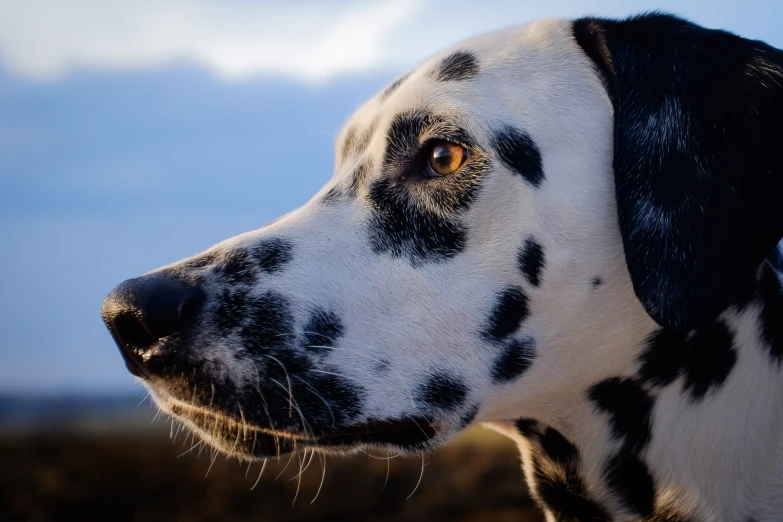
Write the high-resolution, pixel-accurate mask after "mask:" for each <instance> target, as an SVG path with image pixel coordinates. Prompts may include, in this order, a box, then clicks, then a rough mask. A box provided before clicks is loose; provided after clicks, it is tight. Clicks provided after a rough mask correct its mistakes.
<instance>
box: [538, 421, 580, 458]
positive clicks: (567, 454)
mask: <svg viewBox="0 0 783 522" xmlns="http://www.w3.org/2000/svg"><path fill="white" fill-rule="evenodd" d="M538 442H539V444H541V449H543V450H544V453H545V454H546V456H547V457H549V458H550V459H551V460H553V461H554V462H557V463H559V464H568V463H570V462H572V461H574V460H575V459H578V458H579V452H578V451H577V449H576V446H574V445H573V444H572V443H571V442H570V441H569V440H568V439H566V438H565V437H563V435H562V434H561V433H560V432H559V431H557V430H556V429H554V428H547V430H546V431H545V432H544V433H543V434H542V435H541V436H540V437H539V439H538Z"/></svg>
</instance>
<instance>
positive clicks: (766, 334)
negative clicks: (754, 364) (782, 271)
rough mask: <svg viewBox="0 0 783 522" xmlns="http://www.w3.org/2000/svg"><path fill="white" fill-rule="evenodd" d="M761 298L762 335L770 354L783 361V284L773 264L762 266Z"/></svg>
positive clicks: (777, 361)
mask: <svg viewBox="0 0 783 522" xmlns="http://www.w3.org/2000/svg"><path fill="white" fill-rule="evenodd" d="M758 294H759V299H760V300H761V306H762V309H761V314H760V315H759V321H760V322H761V335H762V336H763V338H764V341H765V342H766V343H767V346H768V347H769V354H770V356H771V357H772V359H773V360H774V361H775V362H776V363H777V364H781V363H783V286H782V285H781V284H780V279H779V278H778V275H777V273H776V272H775V271H774V269H773V268H772V267H771V266H768V265H765V266H763V267H762V273H761V278H760V280H759V284H758Z"/></svg>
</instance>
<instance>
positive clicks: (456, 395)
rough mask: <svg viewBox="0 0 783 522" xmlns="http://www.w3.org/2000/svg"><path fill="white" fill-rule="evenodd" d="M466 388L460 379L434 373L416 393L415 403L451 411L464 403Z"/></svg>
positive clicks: (466, 394) (466, 393)
mask: <svg viewBox="0 0 783 522" xmlns="http://www.w3.org/2000/svg"><path fill="white" fill-rule="evenodd" d="M467 396H468V388H467V386H465V383H463V382H462V379H460V378H459V377H454V376H451V375H448V374H446V373H442V372H441V373H436V374H433V375H432V376H430V377H429V378H428V379H427V381H426V382H424V383H423V384H422V385H421V386H420V387H419V389H418V390H417V391H416V402H420V403H422V404H425V405H428V406H431V407H433V408H437V409H439V410H444V411H451V410H455V409H457V408H459V407H460V406H462V405H463V404H464V403H465V399H466V398H467Z"/></svg>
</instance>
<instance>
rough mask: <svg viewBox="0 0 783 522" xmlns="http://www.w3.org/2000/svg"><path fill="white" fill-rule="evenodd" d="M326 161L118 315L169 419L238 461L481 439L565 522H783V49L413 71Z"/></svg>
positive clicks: (141, 286)
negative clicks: (299, 197)
mask: <svg viewBox="0 0 783 522" xmlns="http://www.w3.org/2000/svg"><path fill="white" fill-rule="evenodd" d="M291 139H296V137H295V136H292V137H291ZM779 149H780V150H779ZM336 151H337V152H336V162H335V166H334V175H333V177H332V178H331V180H330V181H329V182H328V183H327V184H326V186H325V187H324V188H323V189H322V190H321V191H320V192H319V193H318V194H316V195H315V196H314V197H313V198H312V199H311V200H310V201H309V202H308V203H307V204H305V205H304V206H303V207H301V208H299V209H298V210H295V211H293V212H291V213H290V214H287V215H285V216H283V217H281V218H280V219H278V220H277V221H274V222H273V223H271V224H269V225H267V226H265V227H263V228H261V229H259V230H257V231H254V232H249V233H246V234H243V235H240V236H238V237H235V238H233V239H229V240H227V241H225V242H223V243H220V244H218V245H216V246H213V247H212V248H210V249H208V250H206V251H205V252H203V253H201V254H199V255H196V256H195V257H191V258H189V259H185V260H183V261H180V262H177V263H175V264H172V265H169V266H166V267H163V268H161V269H158V270H155V271H153V272H151V273H148V274H146V275H144V276H141V277H138V278H135V279H130V280H128V281H125V282H123V283H122V284H120V285H119V286H118V287H116V288H115V289H114V290H113V291H112V292H111V293H110V294H109V296H108V297H107V298H106V301H105V302H104V304H103V310H102V312H103V319H104V321H105V323H106V325H107V326H108V328H109V330H110V331H111V334H112V335H113V337H114V340H115V341H116V342H117V344H118V345H119V347H120V350H121V352H122V355H123V357H124V359H125V362H126V365H127V367H128V369H129V370H130V372H131V373H132V374H134V375H135V376H137V377H138V378H139V379H141V381H142V382H143V383H144V385H145V386H146V387H147V388H148V389H149V390H150V392H151V394H152V396H153V397H154V399H155V401H156V403H157V405H158V406H159V407H160V409H161V410H162V411H164V412H166V413H168V414H170V415H172V416H174V417H175V418H176V419H179V420H181V421H182V422H183V423H184V424H185V425H187V426H188V427H189V428H190V429H192V430H193V431H195V432H196V433H197V434H198V435H200V436H201V437H202V438H203V439H204V440H205V441H206V442H207V443H208V444H210V445H212V446H214V447H215V448H217V449H219V450H221V451H222V452H224V453H226V454H228V455H233V456H237V457H239V458H241V459H248V460H255V459H259V460H260V459H266V458H267V457H270V456H276V455H281V454H286V453H290V452H293V451H296V450H305V451H322V452H350V451H353V450H356V449H357V448H362V447H364V448H380V449H385V450H388V451H389V452H390V453H392V454H399V453H403V454H410V453H420V452H425V451H428V450H431V449H433V448H436V447H438V446H441V445H443V444H444V443H446V442H447V441H448V440H449V439H451V438H452V437H453V436H454V435H456V434H457V433H459V432H460V431H462V430H464V429H465V428H466V427H467V426H469V425H472V424H475V423H483V424H485V425H487V426H490V427H492V428H494V429H496V430H498V431H500V432H501V433H504V434H506V435H508V436H509V437H511V438H513V439H514V440H515V441H516V442H517V443H518V444H519V447H520V450H521V454H522V462H523V466H522V468H523V473H524V476H525V478H526V480H527V482H528V484H529V486H530V490H531V492H532V494H533V495H534V496H535V498H536V499H537V500H538V501H539V503H540V505H541V507H542V508H543V509H544V510H545V512H546V516H547V519H548V520H560V521H604V520H623V521H626V520H642V521H647V522H652V521H658V522H662V521H668V522H682V521H694V522H696V521H699V522H701V521H741V522H749V521H762V520H767V521H771V520H778V521H779V520H783V282H782V277H783V275H782V273H781V272H782V270H783V260H782V254H781V252H782V250H781V247H780V246H779V245H778V243H779V242H780V240H781V237H783V154H781V151H783V52H781V51H779V50H777V49H774V48H772V47H770V46H768V45H766V44H764V43H762V42H758V41H752V40H747V39H744V38H740V37H738V36H735V35H733V34H730V33H727V32H723V31H718V30H709V29H704V28H701V27H699V26H697V25H694V24H692V23H690V22H687V21H684V20H682V19H679V18H677V17H674V16H670V15H666V14H660V13H654V14H647V15H642V16H638V17H633V18H629V19H625V20H608V19H597V18H583V19H577V20H569V21H567V20H545V21H540V22H537V23H533V24H531V25H527V26H524V27H518V28H513V29H508V30H503V31H499V32H494V33H491V34H487V35H484V36H480V37H477V38H475V39H471V40H468V41H465V42H462V43H460V44H458V45H457V46H455V47H453V48H451V49H448V50H446V51H444V52H443V53H441V54H438V55H436V56H434V57H432V58H430V59H428V60H426V61H424V62H422V63H421V64H420V65H418V66H417V67H415V68H414V69H413V70H412V71H411V72H410V73H408V74H407V75H405V76H402V77H401V78H399V79H398V80H397V81H395V82H394V83H392V84H391V85H390V86H389V87H388V88H386V89H385V90H383V91H382V92H381V93H379V94H378V95H377V96H375V97H374V98H372V99H371V100H369V101H368V102H367V103H366V104H365V105H364V106H362V107H361V108H360V109H359V110H358V111H357V112H356V113H355V114H354V116H353V117H351V119H350V120H349V121H348V123H347V125H346V126H345V128H344V130H343V131H342V132H341V134H340V136H339V138H338V140H337V147H336ZM291 165H292V167H291V169H292V171H291V172H287V173H281V175H287V176H289V175H296V172H295V170H296V162H295V161H292V162H291Z"/></svg>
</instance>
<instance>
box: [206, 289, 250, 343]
mask: <svg viewBox="0 0 783 522" xmlns="http://www.w3.org/2000/svg"><path fill="white" fill-rule="evenodd" d="M246 315H247V293H246V292H244V291H242V290H235V289H225V290H223V291H222V292H221V293H220V298H219V299H218V300H217V306H215V315H214V317H215V326H217V328H218V329H220V331H221V332H229V331H231V330H233V329H234V328H237V327H239V326H240V324H242V321H243V320H244V318H245V316H246Z"/></svg>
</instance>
